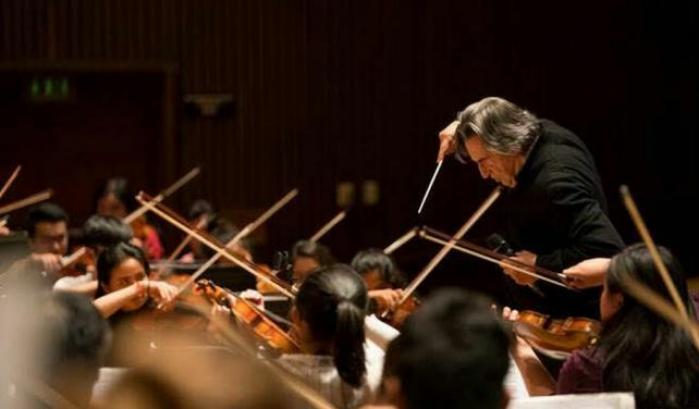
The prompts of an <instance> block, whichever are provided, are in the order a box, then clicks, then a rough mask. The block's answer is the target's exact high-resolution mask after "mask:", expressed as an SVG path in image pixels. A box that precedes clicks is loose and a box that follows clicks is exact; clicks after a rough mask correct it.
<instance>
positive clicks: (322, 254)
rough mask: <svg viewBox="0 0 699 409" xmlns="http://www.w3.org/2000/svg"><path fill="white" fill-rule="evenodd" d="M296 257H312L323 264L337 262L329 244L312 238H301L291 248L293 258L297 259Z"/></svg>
mask: <svg viewBox="0 0 699 409" xmlns="http://www.w3.org/2000/svg"><path fill="white" fill-rule="evenodd" d="M296 257H309V258H312V259H314V260H316V261H317V262H318V264H320V265H321V266H327V265H330V264H333V263H335V257H333V255H332V253H331V252H330V249H329V248H328V247H327V246H325V245H324V244H321V243H318V242H315V241H311V240H299V241H297V242H296V243H295V244H294V247H293V248H292V249H291V258H292V259H295V258H296Z"/></svg>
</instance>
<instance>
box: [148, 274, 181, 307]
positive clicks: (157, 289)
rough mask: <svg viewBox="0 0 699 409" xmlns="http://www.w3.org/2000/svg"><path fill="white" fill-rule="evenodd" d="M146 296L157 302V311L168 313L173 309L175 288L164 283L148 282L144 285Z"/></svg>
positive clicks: (175, 296) (175, 295)
mask: <svg viewBox="0 0 699 409" xmlns="http://www.w3.org/2000/svg"><path fill="white" fill-rule="evenodd" d="M146 289H147V291H148V296H150V297H151V298H153V299H154V300H155V301H157V302H158V309H161V310H165V311H170V310H172V309H173V308H175V298H177V293H178V290H177V287H175V286H174V285H171V284H168V283H166V282H164V281H155V280H150V281H148V282H147V283H146Z"/></svg>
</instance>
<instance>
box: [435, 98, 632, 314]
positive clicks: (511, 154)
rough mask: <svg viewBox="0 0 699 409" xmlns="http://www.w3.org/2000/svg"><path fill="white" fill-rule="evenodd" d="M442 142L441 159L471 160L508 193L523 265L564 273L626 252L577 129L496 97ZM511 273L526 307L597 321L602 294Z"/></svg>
mask: <svg viewBox="0 0 699 409" xmlns="http://www.w3.org/2000/svg"><path fill="white" fill-rule="evenodd" d="M439 138H440V150H439V154H438V160H442V159H444V157H445V156H446V155H448V154H450V153H454V154H455V156H456V157H457V159H460V160H461V161H466V160H467V159H470V160H471V161H473V162H474V163H475V165H476V166H477V167H478V170H479V172H480V175H481V177H482V178H483V179H492V180H494V181H495V182H497V183H499V184H501V185H503V186H505V187H507V188H508V191H507V192H506V194H505V195H503V197H502V199H501V202H502V205H503V207H504V208H503V214H504V215H506V217H505V220H506V224H507V226H506V234H505V236H506V237H505V239H506V240H507V241H508V242H509V243H510V244H511V246H512V248H513V249H514V250H515V251H516V255H515V256H514V257H513V258H514V259H516V260H517V261H520V262H523V263H525V264H530V265H535V266H539V267H543V268H546V269H547V270H551V271H557V272H559V271H562V270H563V269H564V268H565V267H569V266H571V265H574V264H576V263H578V262H580V261H582V260H585V259H588V258H593V257H610V256H611V255H613V254H615V253H616V252H618V251H619V250H621V249H622V247H623V241H622V240H621V237H620V236H619V233H618V232H617V231H616V229H615V228H614V226H613V225H612V223H611V221H610V220H609V218H608V216H607V204H606V199H605V195H604V192H603V190H602V186H601V182H600V177H599V175H598V173H597V169H596V166H595V164H594V160H593V158H592V155H591V154H590V152H589V150H588V149H587V147H586V146H585V144H584V143H583V141H582V140H581V139H580V138H578V137H577V136H576V135H575V134H573V133H572V132H571V131H569V130H567V129H565V128H563V127H561V126H559V125H557V124H556V123H554V122H552V121H549V120H546V119H540V118H537V117H536V116H535V115H534V114H532V113H531V112H529V111H527V110H525V109H522V108H520V107H518V106H517V105H515V104H513V103H511V102H509V101H506V100H504V99H502V98H497V97H489V98H484V99H482V100H480V101H478V102H475V103H473V104H471V105H469V106H468V107H466V109H464V110H463V111H462V112H461V113H459V115H458V118H457V120H456V121H454V122H452V123H451V124H450V125H449V126H448V127H447V128H445V129H444V130H442V131H441V132H440V135H439ZM505 273H506V274H507V275H508V276H510V277H511V278H512V280H514V282H515V283H516V284H517V285H512V282H511V281H510V280H507V281H506V283H507V284H506V286H507V290H508V293H509V294H508V295H509V298H511V301H512V302H513V303H515V305H517V306H518V307H526V308H528V309H534V310H537V311H541V312H543V313H546V314H550V315H554V316H588V317H596V314H597V311H596V305H597V300H598V299H599V292H598V291H597V290H595V289H591V290H587V291H583V292H580V293H573V292H570V291H567V290H565V289H560V288H558V287H555V286H552V285H550V284H548V283H544V282H541V281H539V282H537V281H536V278H533V277H531V276H528V275H526V274H523V273H519V272H516V271H512V270H508V269H505ZM529 285H533V286H534V287H535V288H534V289H532V288H530V287H529Z"/></svg>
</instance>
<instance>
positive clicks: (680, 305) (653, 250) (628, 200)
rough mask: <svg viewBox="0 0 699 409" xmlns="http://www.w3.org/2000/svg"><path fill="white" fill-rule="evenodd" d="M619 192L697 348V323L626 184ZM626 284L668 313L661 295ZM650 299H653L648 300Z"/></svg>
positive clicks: (629, 281) (698, 340)
mask: <svg viewBox="0 0 699 409" xmlns="http://www.w3.org/2000/svg"><path fill="white" fill-rule="evenodd" d="M620 193H621V198H622V200H623V201H624V205H625V206H626V210H627V211H628V212H629V216H631V219H632V220H633V222H634V225H635V226H636V230H638V233H639V234H640V235H641V238H642V239H643V242H644V243H645V245H646V247H647V248H648V252H649V253H650V256H651V258H652V259H653V263H654V264H655V268H656V269H657V270H658V272H659V273H660V276H661V277H662V279H663V283H664V284H665V287H666V288H667V290H668V292H669V293H670V297H671V298H672V302H673V303H674V306H675V308H674V309H673V311H674V313H675V314H679V318H680V319H681V320H682V322H686V323H687V325H688V326H687V325H682V327H683V328H685V329H686V330H687V331H689V335H690V336H691V338H692V340H693V342H694V343H695V345H696V346H697V349H699V330H698V329H697V324H696V323H695V322H693V321H692V320H691V319H690V318H689V315H688V314H687V307H686V306H685V303H684V301H682V297H680V294H679V292H678V291H677V287H675V283H674V282H673V281H672V278H671V277H670V273H669V272H668V271H667V266H665V263H664V262H663V260H662V258H661V257H660V252H659V251H658V247H657V246H656V245H655V242H654V241H653V238H652V237H651V235H650V231H649V230H648V228H647V227H646V223H645V222H644V221H643V217H641V213H640V212H639V211H638V207H637V206H636V202H635V201H634V200H633V197H632V196H631V191H630V190H629V188H628V186H626V185H622V186H621V188H620ZM626 284H627V286H628V287H627V288H628V289H630V290H631V291H632V292H633V293H632V295H634V293H635V294H636V295H638V296H640V297H642V298H637V297H636V295H634V298H637V299H638V300H639V301H641V302H644V301H645V302H644V303H646V302H648V304H646V305H647V306H648V307H649V308H658V310H656V312H658V311H660V310H661V309H662V310H664V311H665V312H664V313H661V315H663V314H667V313H669V311H668V310H667V308H666V307H667V306H665V307H660V305H663V303H661V302H660V301H664V300H663V298H662V297H661V296H659V295H657V294H655V293H653V291H652V290H650V289H648V288H647V287H646V288H644V287H645V286H644V285H643V284H641V283H638V282H634V280H627V282H626ZM650 294H653V295H654V296H650ZM651 299H653V300H655V301H650V300H651ZM650 303H653V305H655V307H651V306H650ZM665 304H667V302H665ZM663 316H664V317H665V318H666V319H670V320H671V321H673V322H675V323H676V319H674V318H669V317H668V316H666V315H663Z"/></svg>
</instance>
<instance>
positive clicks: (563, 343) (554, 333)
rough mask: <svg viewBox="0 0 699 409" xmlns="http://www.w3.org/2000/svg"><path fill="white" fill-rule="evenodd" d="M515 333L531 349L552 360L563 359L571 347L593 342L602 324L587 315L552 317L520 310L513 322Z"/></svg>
mask: <svg viewBox="0 0 699 409" xmlns="http://www.w3.org/2000/svg"><path fill="white" fill-rule="evenodd" d="M512 326H513V330H514V332H515V334H517V335H518V336H520V337H522V338H524V339H525V340H526V341H527V342H529V344H530V345H531V346H532V348H534V349H536V350H537V351H539V352H541V353H542V354H544V355H547V356H549V357H552V358H554V359H565V358H567V357H568V356H569V355H570V354H571V353H572V352H573V351H574V350H576V349H582V348H585V347H588V346H591V345H595V344H596V343H597V341H598V340H599V333H600V330H601V329H602V325H601V324H600V322H599V321H595V320H592V319H589V318H581V317H568V318H565V319H552V318H551V317H550V316H548V315H545V314H541V313H538V312H535V311H528V310H525V311H521V312H520V313H519V317H517V319H516V320H515V321H514V322H513V324H512Z"/></svg>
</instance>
